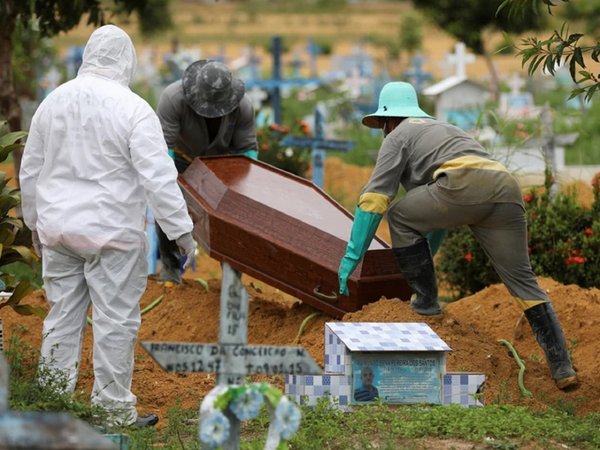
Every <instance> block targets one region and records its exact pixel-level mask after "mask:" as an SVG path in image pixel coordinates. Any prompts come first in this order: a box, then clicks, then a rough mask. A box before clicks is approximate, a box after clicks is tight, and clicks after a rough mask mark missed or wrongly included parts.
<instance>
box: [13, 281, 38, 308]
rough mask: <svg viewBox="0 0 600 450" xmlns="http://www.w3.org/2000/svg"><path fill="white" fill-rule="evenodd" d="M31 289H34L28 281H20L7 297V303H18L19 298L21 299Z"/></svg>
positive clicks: (31, 290)
mask: <svg viewBox="0 0 600 450" xmlns="http://www.w3.org/2000/svg"><path fill="white" fill-rule="evenodd" d="M33 291H34V288H33V286H32V285H31V283H30V282H29V281H21V282H20V283H19V284H17V286H16V287H15V290H14V291H13V293H12V295H11V296H10V298H9V299H8V302H7V303H8V304H10V305H18V304H19V302H20V301H21V300H23V297H25V296H26V295H27V294H29V293H31V292H33Z"/></svg>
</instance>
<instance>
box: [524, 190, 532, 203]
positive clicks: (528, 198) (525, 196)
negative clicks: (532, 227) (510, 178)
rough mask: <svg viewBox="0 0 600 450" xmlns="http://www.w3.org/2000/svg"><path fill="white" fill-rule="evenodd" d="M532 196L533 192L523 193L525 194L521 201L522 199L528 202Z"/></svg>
mask: <svg viewBox="0 0 600 450" xmlns="http://www.w3.org/2000/svg"><path fill="white" fill-rule="evenodd" d="M534 198H535V197H534V196H533V194H532V193H531V192H529V193H527V194H525V195H524V196H523V201H524V202H525V203H529V202H530V201H532V200H533V199H534Z"/></svg>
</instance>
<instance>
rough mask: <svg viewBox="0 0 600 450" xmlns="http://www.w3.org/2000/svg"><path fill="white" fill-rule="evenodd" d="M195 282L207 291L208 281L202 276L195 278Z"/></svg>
mask: <svg viewBox="0 0 600 450" xmlns="http://www.w3.org/2000/svg"><path fill="white" fill-rule="evenodd" d="M196 283H199V284H200V285H201V286H202V287H203V288H204V289H205V290H206V292H208V282H207V281H206V280H205V279H204V278H196Z"/></svg>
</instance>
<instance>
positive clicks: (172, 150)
mask: <svg viewBox="0 0 600 450" xmlns="http://www.w3.org/2000/svg"><path fill="white" fill-rule="evenodd" d="M167 150H168V152H169V156H170V157H171V159H175V149H173V148H168V149H167Z"/></svg>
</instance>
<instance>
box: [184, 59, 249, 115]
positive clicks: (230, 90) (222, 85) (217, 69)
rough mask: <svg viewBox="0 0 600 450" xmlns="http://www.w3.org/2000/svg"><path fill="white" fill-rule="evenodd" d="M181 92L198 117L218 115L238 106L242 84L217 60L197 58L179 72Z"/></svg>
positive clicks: (243, 89)
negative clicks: (181, 73) (180, 75)
mask: <svg viewBox="0 0 600 450" xmlns="http://www.w3.org/2000/svg"><path fill="white" fill-rule="evenodd" d="M182 84H183V96H184V98H185V101H186V103H187V104H188V105H189V106H190V107H191V108H192V109H193V110H194V111H195V112H196V114H198V115H200V116H202V117H222V116H225V115H227V114H229V113H230V112H231V111H233V110H234V109H235V108H237V107H238V105H239V104H240V101H241V100H242V97H243V96H244V92H246V88H245V86H244V82H243V81H242V80H238V79H237V78H234V77H233V75H232V74H231V72H230V71H229V69H228V68H227V66H226V65H225V64H223V63H221V62H219V61H209V60H206V59H201V60H200V61H196V62H194V63H192V64H190V65H189V66H188V67H187V69H185V71H184V72H183V78H182Z"/></svg>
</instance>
